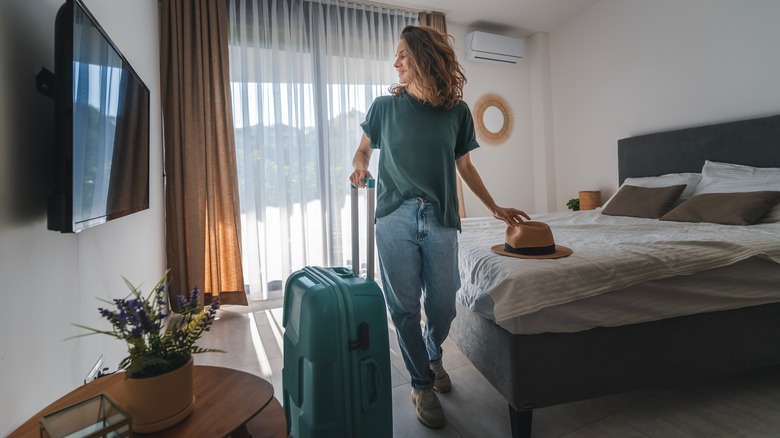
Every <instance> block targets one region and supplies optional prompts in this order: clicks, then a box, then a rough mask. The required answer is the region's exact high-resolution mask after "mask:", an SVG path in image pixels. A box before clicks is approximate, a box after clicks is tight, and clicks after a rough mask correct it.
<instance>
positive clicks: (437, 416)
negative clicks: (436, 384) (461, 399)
mask: <svg viewBox="0 0 780 438" xmlns="http://www.w3.org/2000/svg"><path fill="white" fill-rule="evenodd" d="M412 403H414V406H415V410H416V411H417V419H418V420H420V423H422V424H424V425H426V426H428V427H432V428H434V429H439V428H442V427H444V426H445V425H447V419H446V418H444V409H442V407H441V403H439V398H438V397H436V393H435V392H434V391H433V389H423V390H419V389H416V388H412Z"/></svg>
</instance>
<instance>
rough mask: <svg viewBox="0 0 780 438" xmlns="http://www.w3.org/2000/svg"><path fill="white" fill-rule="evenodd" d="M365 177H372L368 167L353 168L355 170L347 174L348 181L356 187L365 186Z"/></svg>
mask: <svg viewBox="0 0 780 438" xmlns="http://www.w3.org/2000/svg"><path fill="white" fill-rule="evenodd" d="M366 178H373V177H372V176H371V172H369V171H368V169H366V168H360V169H355V171H354V172H352V175H350V176H349V182H350V183H351V184H352V185H353V186H355V187H357V188H363V187H365V186H366Z"/></svg>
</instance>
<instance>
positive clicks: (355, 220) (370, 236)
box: [350, 178, 376, 280]
mask: <svg viewBox="0 0 780 438" xmlns="http://www.w3.org/2000/svg"><path fill="white" fill-rule="evenodd" d="M375 183H376V180H375V179H374V178H366V189H367V190H368V196H367V200H368V202H367V204H368V205H367V207H368V214H367V219H366V239H367V240H368V242H366V243H367V247H368V254H367V255H368V257H367V258H366V278H368V279H370V280H373V279H374V209H375V204H374V203H375V200H374V186H375ZM350 186H351V187H352V189H351V193H350V196H351V198H352V199H351V200H352V271H353V272H354V273H355V276H357V277H360V232H359V231H358V226H359V222H360V219H359V217H358V189H357V187H355V186H353V185H351V184H350Z"/></svg>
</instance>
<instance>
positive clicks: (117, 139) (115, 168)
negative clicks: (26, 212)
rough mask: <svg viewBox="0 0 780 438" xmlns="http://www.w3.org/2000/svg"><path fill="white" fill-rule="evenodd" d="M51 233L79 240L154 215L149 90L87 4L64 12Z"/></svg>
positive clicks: (57, 44)
mask: <svg viewBox="0 0 780 438" xmlns="http://www.w3.org/2000/svg"><path fill="white" fill-rule="evenodd" d="M54 34H55V41H54V69H55V71H54V74H55V77H54V101H55V103H54V105H55V114H54V120H55V129H54V132H55V140H54V163H55V164H54V168H53V170H54V172H55V175H54V181H53V187H52V191H51V193H50V195H49V200H48V217H47V222H48V228H49V229H50V230H55V231H60V232H63V233H74V232H79V231H81V230H84V229H86V228H89V227H92V226H95V225H98V224H102V223H104V222H106V221H110V220H113V219H117V218H120V217H123V216H127V215H129V214H132V213H136V212H138V211H142V210H145V209H148V208H149V89H148V88H147V87H146V85H145V84H144V82H143V81H142V80H141V78H140V77H139V76H138V74H137V73H136V72H135V70H133V68H132V67H131V66H130V64H129V63H128V62H127V59H125V57H124V56H123V55H122V53H121V52H120V51H119V49H118V48H117V46H116V45H115V44H114V43H113V42H112V41H111V39H110V38H109V37H108V34H107V33H106V32H105V31H104V30H103V28H102V27H101V26H100V24H98V22H97V20H96V19H95V17H94V16H93V15H92V14H91V13H90V12H89V10H88V9H87V7H86V6H85V5H84V3H83V2H82V1H81V0H67V1H66V3H65V4H64V5H62V6H61V7H60V9H59V11H58V12H57V18H56V20H55V30H54Z"/></svg>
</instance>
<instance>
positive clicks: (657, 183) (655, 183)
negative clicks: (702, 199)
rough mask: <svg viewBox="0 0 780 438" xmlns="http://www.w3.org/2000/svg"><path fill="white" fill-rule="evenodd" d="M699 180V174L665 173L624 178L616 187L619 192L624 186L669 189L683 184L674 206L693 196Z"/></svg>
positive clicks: (610, 199)
mask: <svg viewBox="0 0 780 438" xmlns="http://www.w3.org/2000/svg"><path fill="white" fill-rule="evenodd" d="M701 178H702V176H701V174H700V173H667V174H666V175H661V176H646V177H641V178H626V180H625V181H623V184H621V185H620V187H618V192H619V191H620V188H622V187H623V186H626V185H628V186H635V187H669V186H676V185H678V184H685V185H686V187H685V190H683V192H682V194H680V197H679V198H677V201H675V202H674V205H678V204H680V203H681V202H683V201H685V200H686V199H688V198H690V197H691V196H693V191H694V190H695V189H696V186H697V185H698V184H699V181H701ZM615 194H617V192H615ZM614 197H615V195H612V197H611V198H609V201H607V202H606V203H605V204H604V206H603V207H602V208H605V207H606V206H607V205H608V204H609V202H610V201H612V198H614Z"/></svg>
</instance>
